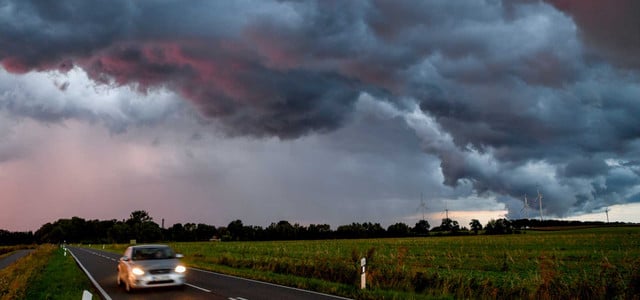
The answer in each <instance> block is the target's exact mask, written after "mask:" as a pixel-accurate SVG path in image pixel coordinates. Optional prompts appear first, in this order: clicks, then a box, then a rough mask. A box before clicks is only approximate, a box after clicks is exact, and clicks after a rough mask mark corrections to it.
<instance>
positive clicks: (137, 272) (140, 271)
mask: <svg viewBox="0 0 640 300" xmlns="http://www.w3.org/2000/svg"><path fill="white" fill-rule="evenodd" d="M131 273H133V274H134V275H138V276H140V275H144V271H142V269H140V268H138V267H135V268H133V269H132V270H131Z"/></svg>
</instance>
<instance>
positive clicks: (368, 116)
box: [0, 0, 640, 231]
mask: <svg viewBox="0 0 640 300" xmlns="http://www.w3.org/2000/svg"><path fill="white" fill-rule="evenodd" d="M639 51H640V2H637V1H634V0H614V1H599V0H548V1H536V0H513V1H506V0H505V1H499V0H485V1H480V0H459V1H449V0H433V1H357V0H354V1H244V0H238V1H204V0H203V1H189V2H184V1H179V0H163V1H151V0H138V1H130V0H113V1H108V2H105V1H87V0H61V1H29V0H0V141H1V142H0V201H1V209H0V228H3V229H7V230H12V231H25V230H37V229H38V228H39V227H40V226H41V225H43V224H45V223H47V222H53V221H55V220H57V219H59V218H70V217H72V216H79V217H82V218H85V219H101V220H109V219H126V218H128V216H129V214H130V213H131V212H132V211H135V210H145V211H147V212H149V214H150V215H151V216H152V217H153V218H154V220H155V221H156V222H158V223H160V222H161V220H162V219H164V220H165V224H166V225H167V226H170V225H171V224H174V223H187V222H193V223H206V224H211V225H215V226H226V225H227V224H228V223H229V222H231V221H233V220H236V219H240V220H242V221H243V222H244V224H247V225H257V226H264V227H266V226H268V225H269V224H270V223H272V222H278V221H280V220H287V221H289V222H291V223H300V224H303V225H306V224H325V223H326V224H330V225H332V227H333V228H336V227H337V226H338V225H343V224H350V223H352V222H374V223H381V224H383V225H384V226H388V225H391V224H394V223H398V222H403V223H406V224H408V225H410V226H413V224H415V223H416V222H417V221H419V220H420V219H422V213H423V212H424V213H425V217H426V218H427V219H428V220H429V222H430V223H431V225H432V226H437V225H439V224H440V219H442V218H443V217H444V216H445V213H444V211H445V210H448V211H449V216H450V217H451V218H453V219H454V220H458V221H460V223H461V224H462V225H466V224H468V221H469V220H470V219H474V218H475V219H479V220H480V221H481V222H483V224H484V223H486V222H487V221H488V220H489V219H492V218H493V219H495V218H501V217H505V216H506V217H509V218H523V217H526V215H527V214H529V215H531V217H534V216H539V215H540V213H541V212H540V211H539V207H540V205H539V202H537V201H536V199H538V198H537V197H538V193H540V195H541V197H542V214H543V216H544V218H562V219H584V220H601V221H605V220H606V217H605V214H604V211H605V209H607V208H610V211H609V218H610V220H611V221H624V222H640V156H639V154H640V118H639V117H638V116H640V84H639V83H640V56H639V55H637V53H639ZM525 195H526V197H527V199H528V201H527V203H528V208H527V209H525V207H524V201H523V200H524V197H525ZM421 199H423V201H424V203H425V205H426V210H424V211H423V210H422V209H421V208H422V207H421Z"/></svg>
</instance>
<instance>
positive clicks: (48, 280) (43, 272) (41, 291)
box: [0, 245, 95, 300]
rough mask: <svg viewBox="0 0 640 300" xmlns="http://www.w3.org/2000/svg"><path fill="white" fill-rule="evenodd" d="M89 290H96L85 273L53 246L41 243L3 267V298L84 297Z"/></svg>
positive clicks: (0, 273)
mask: <svg viewBox="0 0 640 300" xmlns="http://www.w3.org/2000/svg"><path fill="white" fill-rule="evenodd" d="M85 289H87V290H90V291H92V290H91V283H90V282H89V280H88V279H87V278H86V276H85V275H84V273H82V271H80V269H79V268H78V267H77V266H76V264H75V261H74V260H73V258H72V257H71V256H69V255H68V256H66V257H65V256H64V255H63V250H62V249H60V248H59V247H56V246H53V245H41V246H39V247H37V248H36V249H35V250H34V251H33V252H32V253H30V254H28V255H27V256H25V257H23V258H21V259H19V260H17V261H16V262H15V263H13V264H11V265H10V266H8V267H6V268H4V269H2V270H0V299H1V300H5V299H7V300H9V299H80V298H81V297H82V291H83V290H85ZM92 293H94V292H93V291H92ZM94 294H95V293H94Z"/></svg>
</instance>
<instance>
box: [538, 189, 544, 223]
mask: <svg viewBox="0 0 640 300" xmlns="http://www.w3.org/2000/svg"><path fill="white" fill-rule="evenodd" d="M537 190H538V204H540V221H542V220H543V218H542V194H540V189H537Z"/></svg>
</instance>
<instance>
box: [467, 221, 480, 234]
mask: <svg viewBox="0 0 640 300" xmlns="http://www.w3.org/2000/svg"><path fill="white" fill-rule="evenodd" d="M469 227H471V230H473V232H474V233H475V234H478V231H480V230H482V224H481V223H480V221H478V220H477V219H473V220H471V222H470V223H469Z"/></svg>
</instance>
